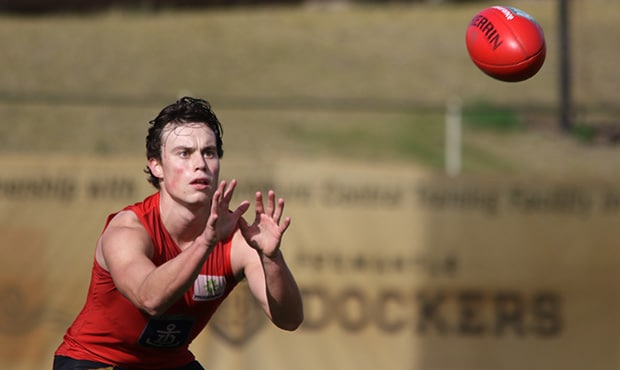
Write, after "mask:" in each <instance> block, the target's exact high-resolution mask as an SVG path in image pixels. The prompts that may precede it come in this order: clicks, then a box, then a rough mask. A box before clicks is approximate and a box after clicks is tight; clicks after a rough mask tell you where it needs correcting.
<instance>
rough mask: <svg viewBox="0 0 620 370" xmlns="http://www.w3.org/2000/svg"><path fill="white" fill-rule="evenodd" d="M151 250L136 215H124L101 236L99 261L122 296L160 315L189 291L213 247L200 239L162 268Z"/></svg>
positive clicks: (118, 217) (150, 313)
mask: <svg viewBox="0 0 620 370" xmlns="http://www.w3.org/2000/svg"><path fill="white" fill-rule="evenodd" d="M152 248H153V246H152V242H151V239H150V236H149V235H148V233H147V232H146V230H144V228H143V227H142V225H141V224H140V222H139V221H138V219H137V217H136V215H135V214H134V213H133V212H122V213H119V214H118V215H117V216H116V217H115V218H114V219H113V220H112V221H111V222H110V225H109V226H108V228H107V229H106V231H105V232H104V233H103V234H102V236H101V238H100V240H99V243H98V248H97V260H98V262H99V264H100V265H102V267H103V268H105V269H107V270H108V271H109V272H110V275H112V279H113V280H114V284H115V285H116V287H117V289H118V290H119V291H120V292H121V294H123V295H124V296H125V297H126V298H127V299H129V300H130V301H131V302H132V303H133V304H134V305H135V306H136V307H137V308H139V309H140V310H142V311H144V312H146V313H147V314H149V315H159V314H162V313H163V312H165V311H166V310H167V309H168V308H169V307H170V306H171V305H172V304H173V303H174V302H176V301H177V300H178V299H179V298H180V297H182V296H183V294H184V293H185V292H186V291H187V290H188V289H189V288H190V286H191V284H192V283H193V281H194V280H195V279H196V276H197V275H198V273H199V271H200V268H201V266H202V264H203V263H204V261H205V260H206V258H207V257H208V256H209V253H210V251H211V248H212V247H211V246H210V243H209V242H208V241H207V240H206V239H205V238H204V237H202V236H201V237H199V238H197V239H196V240H195V241H194V242H193V243H192V244H191V245H190V246H189V247H188V248H186V249H185V250H183V251H182V252H181V253H180V254H179V255H178V256H177V257H175V258H173V259H171V260H170V261H168V262H166V263H164V264H163V265H161V266H159V267H157V266H155V265H154V264H153V262H152V261H151V259H150V258H151V256H152Z"/></svg>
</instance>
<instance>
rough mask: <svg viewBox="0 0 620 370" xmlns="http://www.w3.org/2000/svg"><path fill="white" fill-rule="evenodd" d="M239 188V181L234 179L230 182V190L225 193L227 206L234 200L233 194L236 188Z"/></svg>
mask: <svg viewBox="0 0 620 370" xmlns="http://www.w3.org/2000/svg"><path fill="white" fill-rule="evenodd" d="M236 186H237V180H235V179H232V180H230V184H229V185H228V189H226V191H225V192H224V198H223V199H224V202H226V204H229V203H230V201H231V200H232V197H233V193H234V192H235V187H236Z"/></svg>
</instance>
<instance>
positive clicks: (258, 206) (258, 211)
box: [254, 191, 265, 217]
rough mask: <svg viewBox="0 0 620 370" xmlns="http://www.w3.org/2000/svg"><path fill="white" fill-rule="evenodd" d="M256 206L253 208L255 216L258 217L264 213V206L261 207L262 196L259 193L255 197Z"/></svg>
mask: <svg viewBox="0 0 620 370" xmlns="http://www.w3.org/2000/svg"><path fill="white" fill-rule="evenodd" d="M255 200H256V204H255V205H254V208H256V216H257V217H258V216H260V215H261V214H262V213H265V206H264V205H263V194H262V193H261V192H260V191H257V192H256V196H255Z"/></svg>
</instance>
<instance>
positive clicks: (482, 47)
mask: <svg viewBox="0 0 620 370" xmlns="http://www.w3.org/2000/svg"><path fill="white" fill-rule="evenodd" d="M465 43H466V44H467V51H468V52H469V56H470V57H471V60H472V61H473V62H474V64H476V66H478V68H480V69H481V70H482V71H483V72H484V73H486V74H487V75H489V76H491V77H493V78H496V79H498V80H501V81H506V82H518V81H523V80H527V79H528V78H530V77H532V76H534V75H535V74H536V73H537V72H538V71H539V70H540V68H541V67H542V65H543V63H544V61H545V54H546V50H547V47H546V45H545V36H544V34H543V30H542V28H541V27H540V25H539V24H538V22H536V20H535V19H534V18H533V17H532V16H530V15H529V14H527V13H526V12H524V11H522V10H519V9H515V8H513V7H508V6H493V7H490V8H486V9H484V10H482V11H481V12H479V13H478V14H476V16H474V18H473V19H472V20H471V22H470V23H469V26H468V27H467V33H466V35H465Z"/></svg>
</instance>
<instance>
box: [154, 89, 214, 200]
mask: <svg viewBox="0 0 620 370" xmlns="http://www.w3.org/2000/svg"><path fill="white" fill-rule="evenodd" d="M184 123H204V124H206V125H207V126H208V127H209V128H211V130H213V133H214V134H215V138H216V145H217V155H218V156H219V157H220V158H222V156H223V155H224V148H223V142H222V135H223V130H222V124H221V123H220V121H219V120H218V119H217V116H216V115H215V113H213V110H212V109H211V104H209V102H208V101H206V100H203V99H196V98H192V97H189V96H185V97H182V98H181V99H179V100H177V101H176V103H174V104H170V105H168V106H167V107H165V108H164V109H162V111H161V112H159V114H158V115H157V117H155V119H153V120H151V121H149V124H150V127H149V130H148V134H147V136H146V159H147V160H150V159H157V160H158V161H161V148H162V144H163V143H162V140H163V139H162V131H163V130H164V128H165V127H166V126H167V125H168V124H172V125H176V126H180V125H182V124H184ZM144 172H145V173H146V174H147V175H148V182H150V183H151V184H152V185H153V186H154V187H155V188H156V189H159V178H157V177H155V175H153V173H152V172H151V169H150V168H149V167H148V166H147V167H146V169H145V170H144Z"/></svg>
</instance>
